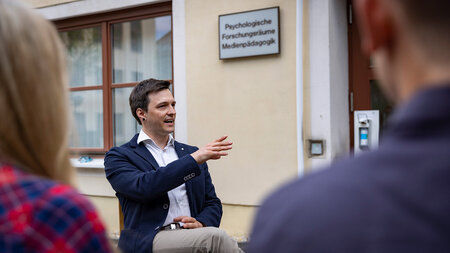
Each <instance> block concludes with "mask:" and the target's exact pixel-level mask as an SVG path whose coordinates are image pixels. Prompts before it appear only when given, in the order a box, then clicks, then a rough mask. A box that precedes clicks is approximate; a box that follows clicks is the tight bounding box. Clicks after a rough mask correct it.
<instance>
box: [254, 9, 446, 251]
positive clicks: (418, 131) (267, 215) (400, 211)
mask: <svg viewBox="0 0 450 253" xmlns="http://www.w3.org/2000/svg"><path fill="white" fill-rule="evenodd" d="M353 3H354V6H355V11H356V14H357V19H358V22H359V24H360V27H359V28H360V31H361V39H362V49H363V51H364V53H366V54H367V55H370V56H372V57H373V59H374V62H375V66H376V68H375V69H376V71H377V76H378V78H379V79H380V82H381V85H382V88H383V91H384V92H385V94H386V95H387V96H388V97H389V98H390V99H391V100H392V101H393V102H395V103H396V104H397V109H396V111H394V114H393V115H392V117H391V118H390V121H389V122H388V124H387V129H386V130H385V133H384V136H383V139H382V142H381V145H380V146H379V149H378V150H375V151H369V152H367V153H363V154H361V155H358V156H355V157H354V158H353V159H352V158H348V159H344V160H341V161H339V162H336V163H335V164H333V165H332V166H331V168H330V169H328V170H324V171H321V172H318V173H314V174H312V175H309V176H306V177H304V178H302V179H300V180H297V181H295V182H293V183H290V184H288V185H287V186H284V187H282V188H281V189H280V190H278V191H277V192H276V193H274V194H272V195H271V196H270V197H269V198H268V199H267V200H266V201H265V202H264V203H263V205H262V206H261V208H260V210H259V212H258V214H257V217H256V220H255V222H254V226H253V231H252V235H251V239H250V245H249V252H255V253H261V252H262V253H264V252H284V253H285V252H450V240H449V237H450V215H449V214H450V201H449V195H450V131H449V129H450V50H449V49H450V15H449V14H448V11H449V10H450V1H448V0H430V1H423V0H354V1H353Z"/></svg>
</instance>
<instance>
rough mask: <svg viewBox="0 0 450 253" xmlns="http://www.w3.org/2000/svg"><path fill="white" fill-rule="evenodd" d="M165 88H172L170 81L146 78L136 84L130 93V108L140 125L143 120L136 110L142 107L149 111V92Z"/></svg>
mask: <svg viewBox="0 0 450 253" xmlns="http://www.w3.org/2000/svg"><path fill="white" fill-rule="evenodd" d="M164 89H170V83H169V82H168V81H163V80H157V79H153V78H150V79H146V80H143V81H141V82H140V83H138V84H137V85H136V86H134V88H133V90H132V91H131V94H130V108H131V113H132V114H133V117H134V118H135V119H136V120H137V122H138V123H139V125H140V124H141V121H140V120H139V117H138V116H137V114H136V110H137V109H138V108H141V109H142V110H144V111H145V112H146V111H147V106H148V103H149V102H150V99H149V98H148V94H151V93H154V92H158V91H161V90H164Z"/></svg>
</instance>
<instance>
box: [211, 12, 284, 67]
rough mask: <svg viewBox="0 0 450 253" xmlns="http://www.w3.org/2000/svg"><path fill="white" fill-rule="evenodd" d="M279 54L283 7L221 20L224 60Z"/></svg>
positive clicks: (225, 16)
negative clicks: (281, 10)
mask: <svg viewBox="0 0 450 253" xmlns="http://www.w3.org/2000/svg"><path fill="white" fill-rule="evenodd" d="M279 53H280V20H279V7H273V8H267V9H260V10H253V11H246V12H239V13H233V14H226V15H220V16H219V58H220V59H230V58H238V57H246V56H256V55H268V54H279Z"/></svg>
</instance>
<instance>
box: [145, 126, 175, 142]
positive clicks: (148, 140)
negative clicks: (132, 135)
mask: <svg viewBox="0 0 450 253" xmlns="http://www.w3.org/2000/svg"><path fill="white" fill-rule="evenodd" d="M141 142H144V143H149V144H153V145H155V146H158V145H156V143H155V142H154V141H153V140H152V138H150V137H149V136H148V135H147V134H146V133H145V132H144V130H142V129H141V131H140V132H139V136H138V139H137V144H138V145H139V144H140V143H141ZM174 142H175V139H174V138H173V136H172V134H169V140H168V141H167V144H166V146H174Z"/></svg>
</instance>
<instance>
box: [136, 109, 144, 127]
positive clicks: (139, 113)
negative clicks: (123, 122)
mask: <svg viewBox="0 0 450 253" xmlns="http://www.w3.org/2000/svg"><path fill="white" fill-rule="evenodd" d="M136 115H137V116H138V117H139V119H140V120H141V123H142V121H144V120H145V111H144V110H143V109H142V108H137V109H136Z"/></svg>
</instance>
